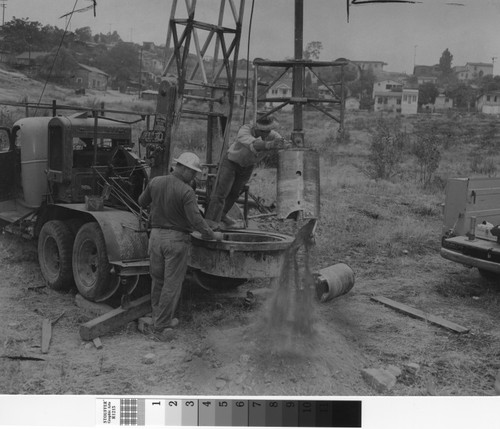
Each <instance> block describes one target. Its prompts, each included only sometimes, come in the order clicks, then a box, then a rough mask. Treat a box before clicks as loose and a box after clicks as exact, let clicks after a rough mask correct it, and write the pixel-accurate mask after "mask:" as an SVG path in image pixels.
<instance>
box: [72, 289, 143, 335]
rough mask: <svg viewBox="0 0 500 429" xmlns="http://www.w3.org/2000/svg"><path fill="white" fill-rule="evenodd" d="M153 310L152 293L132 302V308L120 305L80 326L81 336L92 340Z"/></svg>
mask: <svg viewBox="0 0 500 429" xmlns="http://www.w3.org/2000/svg"><path fill="white" fill-rule="evenodd" d="M150 312H151V295H149V294H148V295H145V296H143V297H141V298H139V299H136V300H135V301H131V302H130V308H127V309H125V308H122V307H118V308H115V309H113V310H111V311H109V312H108V313H106V314H103V315H102V316H99V317H97V318H95V319H93V320H90V321H89V322H87V323H84V324H83V325H81V326H80V337H81V338H82V340H84V341H90V340H93V339H94V338H97V337H99V336H101V335H104V334H107V333H109V332H110V331H113V330H115V329H117V328H119V327H121V326H123V325H125V324H127V323H128V322H131V321H133V320H136V319H138V318H139V317H141V316H144V315H145V314H147V313H150Z"/></svg>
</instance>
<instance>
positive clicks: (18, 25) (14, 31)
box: [0, 17, 42, 54]
mask: <svg viewBox="0 0 500 429" xmlns="http://www.w3.org/2000/svg"><path fill="white" fill-rule="evenodd" d="M41 28H42V24H40V23H39V22H37V21H28V18H16V17H13V19H12V20H11V21H9V22H6V23H5V24H4V25H3V26H2V27H1V32H0V34H1V35H2V36H3V38H4V44H6V45H7V46H9V49H10V50H11V51H12V52H15V53H18V54H19V53H22V52H24V51H28V50H31V51H34V50H39V46H40V42H41V40H40V38H39V37H38V36H39V35H40V29H41Z"/></svg>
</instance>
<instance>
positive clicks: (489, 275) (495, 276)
mask: <svg viewBox="0 0 500 429" xmlns="http://www.w3.org/2000/svg"><path fill="white" fill-rule="evenodd" d="M478 271H479V274H480V276H481V277H482V278H483V279H486V280H489V281H492V282H493V281H498V280H500V274H499V273H494V272H492V271H486V270H483V269H481V268H478Z"/></svg>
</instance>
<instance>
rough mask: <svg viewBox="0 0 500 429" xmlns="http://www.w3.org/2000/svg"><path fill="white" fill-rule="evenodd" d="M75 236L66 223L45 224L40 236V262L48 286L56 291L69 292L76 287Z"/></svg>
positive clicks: (54, 221)
mask: <svg viewBox="0 0 500 429" xmlns="http://www.w3.org/2000/svg"><path fill="white" fill-rule="evenodd" d="M73 239H74V235H73V233H72V232H71V231H70V229H69V228H68V226H67V225H66V224H64V222H62V221H60V220H51V221H48V222H46V223H45V224H43V226H42V228H41V230H40V234H39V236H38V262H39V264H40V269H41V271H42V274H43V277H44V278H45V281H46V282H47V285H48V286H49V287H50V288H51V289H54V290H68V289H70V288H71V287H72V286H73V285H74V280H73V269H72V249H73Z"/></svg>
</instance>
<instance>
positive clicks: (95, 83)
mask: <svg viewBox="0 0 500 429" xmlns="http://www.w3.org/2000/svg"><path fill="white" fill-rule="evenodd" d="M108 79H109V75H108V74H107V73H105V72H103V71H102V70H99V69H97V68H95V67H91V66H87V65H85V64H78V69H77V70H75V84H76V85H77V86H78V87H79V88H86V89H97V90H100V91H106V90H107V89H108Z"/></svg>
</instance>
